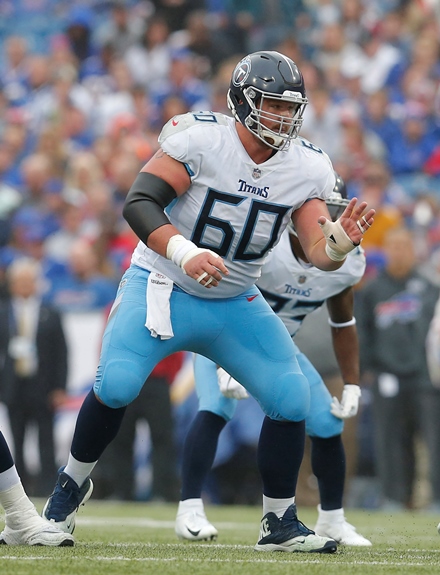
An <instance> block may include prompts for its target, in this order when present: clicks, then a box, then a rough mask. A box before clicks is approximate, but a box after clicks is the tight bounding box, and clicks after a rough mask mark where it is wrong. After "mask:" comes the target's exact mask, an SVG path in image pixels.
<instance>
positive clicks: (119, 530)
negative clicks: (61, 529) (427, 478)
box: [0, 501, 440, 575]
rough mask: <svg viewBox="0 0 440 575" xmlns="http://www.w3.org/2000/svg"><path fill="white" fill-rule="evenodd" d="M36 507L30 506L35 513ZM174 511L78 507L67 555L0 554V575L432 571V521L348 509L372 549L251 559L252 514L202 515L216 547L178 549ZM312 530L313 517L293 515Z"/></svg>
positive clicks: (38, 551) (255, 520) (311, 513)
mask: <svg viewBox="0 0 440 575" xmlns="http://www.w3.org/2000/svg"><path fill="white" fill-rule="evenodd" d="M42 505H43V502H42V501H41V502H38V501H37V508H38V509H41V507H42ZM175 511H176V506H175V505H169V504H165V505H162V504H148V503H130V504H127V503H114V502H112V503H109V502H101V501H92V502H90V501H89V502H88V503H87V505H86V507H83V508H81V510H80V512H79V514H78V518H77V528H76V531H75V538H76V545H75V547H73V548H47V547H7V546H1V547H0V573H1V575H138V574H139V575H140V574H142V575H145V574H147V575H149V574H155V575H263V574H264V575H280V574H281V573H282V574H284V573H294V572H298V570H301V572H304V573H306V574H307V575H341V573H350V575H364V574H366V575H370V574H371V575H373V574H374V575H376V574H377V575H388V574H403V573H408V574H409V573H411V574H412V575H413V574H424V575H428V574H429V575H431V574H432V575H434V574H436V575H437V574H438V573H439V572H440V537H439V535H438V534H437V530H436V525H437V523H438V521H439V520H440V517H437V516H435V515H430V514H426V513H421V512H418V513H410V512H404V513H402V512H401V513H394V514H392V515H390V514H384V513H381V512H376V511H359V510H348V511H347V513H346V515H347V518H348V520H349V521H350V522H352V523H353V524H355V525H356V527H357V528H358V530H359V531H360V532H361V533H362V534H364V535H366V536H367V537H369V538H370V539H371V541H372V542H373V547H369V548H354V547H347V548H343V547H339V549H338V552H337V553H335V554H333V555H318V554H304V553H292V554H290V553H257V552H255V551H253V545H254V544H255V542H256V540H257V536H258V528H259V521H260V518H261V517H260V512H261V511H260V509H259V508H258V507H236V506H234V507H227V506H218V507H210V508H208V517H209V519H210V520H211V521H212V522H213V523H214V524H215V525H216V527H217V528H218V529H219V533H220V536H219V539H218V541H217V542H210V543H208V542H201V543H190V542H180V541H178V540H177V538H176V537H175V535H174V517H175ZM300 518H301V520H302V521H304V523H306V525H308V526H311V527H313V525H314V521H315V518H316V510H314V509H304V508H303V509H301V510H300Z"/></svg>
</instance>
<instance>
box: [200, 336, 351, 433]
mask: <svg viewBox="0 0 440 575" xmlns="http://www.w3.org/2000/svg"><path fill="white" fill-rule="evenodd" d="M294 346H295V349H296V353H297V356H296V357H297V360H298V363H299V365H300V367H301V370H302V372H303V374H304V375H305V376H306V378H307V380H308V382H309V385H310V410H309V413H308V415H307V417H306V433H307V435H310V436H312V437H322V438H326V437H333V436H334V435H339V434H340V433H342V430H343V427H344V423H343V421H342V420H341V419H338V418H337V417H335V416H334V415H332V414H331V413H330V403H331V400H332V397H331V395H330V392H329V391H328V389H327V386H326V385H325V383H324V381H323V380H322V377H321V376H320V375H319V373H318V372H317V371H316V369H315V368H314V366H313V364H312V363H311V362H310V360H309V359H308V358H307V357H306V356H305V355H304V354H303V353H302V352H301V351H300V350H299V348H298V346H297V345H296V344H295V343H294ZM194 376H195V381H196V391H197V396H198V398H199V411H211V412H213V413H215V414H217V415H219V416H220V417H223V419H225V420H226V421H229V420H230V419H232V417H233V416H234V413H235V409H236V407H237V401H238V400H237V399H231V398H228V397H225V396H224V395H223V394H222V393H221V391H220V388H219V386H218V383H217V366H216V364H215V363H213V362H212V361H210V360H209V359H207V358H206V357H203V356H200V355H197V356H196V357H195V362H194ZM237 381H239V380H237ZM240 401H246V400H240Z"/></svg>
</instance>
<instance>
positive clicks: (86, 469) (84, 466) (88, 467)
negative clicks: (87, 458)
mask: <svg viewBox="0 0 440 575" xmlns="http://www.w3.org/2000/svg"><path fill="white" fill-rule="evenodd" d="M97 463H98V462H97V461H94V462H93V463H83V462H82V461H78V460H77V459H75V458H74V457H73V455H72V454H71V453H70V454H69V459H68V460H67V465H66V467H65V469H64V473H67V475H68V476H69V477H71V478H72V479H73V481H75V483H76V484H77V485H78V486H79V487H81V485H82V484H83V483H84V481H85V480H86V479H87V477H88V476H89V475H90V474H91V473H92V471H93V469H94V467H95V465H96V464H97Z"/></svg>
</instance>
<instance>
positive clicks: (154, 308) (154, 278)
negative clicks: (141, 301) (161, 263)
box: [145, 272, 174, 339]
mask: <svg viewBox="0 0 440 575" xmlns="http://www.w3.org/2000/svg"><path fill="white" fill-rule="evenodd" d="M172 291H173V282H172V281H171V280H170V278H167V276H164V275H163V274H160V273H158V272H151V273H150V276H149V278H148V284H147V319H146V322H145V327H147V328H148V329H149V330H150V333H151V335H152V337H157V336H159V337H160V339H170V338H171V337H173V336H174V332H173V326H172V325H171V312H170V297H171V292H172Z"/></svg>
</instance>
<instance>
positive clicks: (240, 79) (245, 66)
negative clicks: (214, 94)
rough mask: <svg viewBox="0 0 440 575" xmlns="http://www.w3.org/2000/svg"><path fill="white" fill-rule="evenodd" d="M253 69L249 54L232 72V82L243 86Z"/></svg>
mask: <svg viewBox="0 0 440 575" xmlns="http://www.w3.org/2000/svg"><path fill="white" fill-rule="evenodd" d="M250 71H251V60H250V58H249V56H247V57H246V58H243V60H241V62H239V63H238V64H237V66H236V68H235V70H234V73H233V74H232V83H233V84H234V86H242V85H243V84H244V82H245V81H246V79H247V77H248V76H249V74H250Z"/></svg>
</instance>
